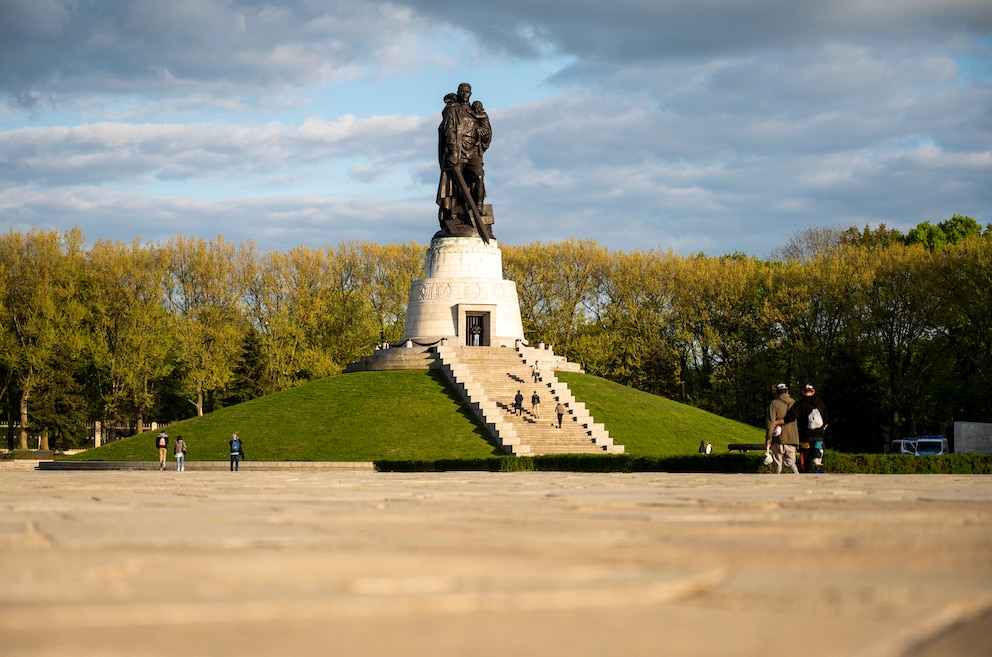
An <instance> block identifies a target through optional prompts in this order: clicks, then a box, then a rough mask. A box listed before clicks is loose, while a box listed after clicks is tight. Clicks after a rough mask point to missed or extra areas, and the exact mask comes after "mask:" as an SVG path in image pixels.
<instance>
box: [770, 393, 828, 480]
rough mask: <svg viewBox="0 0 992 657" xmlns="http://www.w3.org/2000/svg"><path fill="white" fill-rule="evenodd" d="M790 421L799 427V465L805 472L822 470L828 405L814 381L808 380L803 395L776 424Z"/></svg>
mask: <svg viewBox="0 0 992 657" xmlns="http://www.w3.org/2000/svg"><path fill="white" fill-rule="evenodd" d="M814 410H815V411H816V412H815V413H814ZM789 422H795V423H796V428H797V429H799V456H800V458H799V466H800V467H801V468H802V470H803V472H822V471H823V434H824V432H825V431H826V429H827V407H826V405H825V404H824V403H823V400H822V399H820V396H819V395H818V394H816V388H815V387H814V386H813V384H812V383H809V382H807V383H806V385H804V386H803V396H802V397H801V398H800V399H799V401H797V402H796V403H795V404H793V405H792V408H790V409H789V410H788V411H787V412H786V414H785V417H784V418H782V419H779V420H775V424H788V423H789Z"/></svg>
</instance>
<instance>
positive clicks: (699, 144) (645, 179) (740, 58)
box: [0, 0, 992, 257]
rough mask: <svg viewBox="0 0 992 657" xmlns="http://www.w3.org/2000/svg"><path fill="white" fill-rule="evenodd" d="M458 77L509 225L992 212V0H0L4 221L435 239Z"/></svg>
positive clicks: (850, 220) (118, 235) (738, 246)
mask: <svg viewBox="0 0 992 657" xmlns="http://www.w3.org/2000/svg"><path fill="white" fill-rule="evenodd" d="M461 82H469V83H470V84H471V85H472V88H473V92H474V93H473V97H472V99H473V100H479V101H481V102H482V103H483V104H484V105H485V107H486V109H487V111H488V112H489V116H490V120H491V122H492V126H493V143H492V146H491V147H490V149H489V151H488V152H487V153H486V156H485V167H486V186H487V191H488V193H489V196H488V198H487V202H488V203H491V204H492V205H493V209H494V216H495V222H496V223H495V225H494V227H493V228H494V233H495V236H496V238H497V240H498V242H499V243H501V244H513V245H519V244H527V243H532V242H559V241H563V240H568V239H570V238H574V239H577V240H595V241H596V242H597V243H599V244H600V245H603V246H606V247H609V248H610V249H613V250H624V251H630V250H651V249H657V250H661V251H667V250H669V249H671V250H673V251H674V252H676V253H680V254H684V255H689V254H693V253H704V254H707V255H711V256H717V255H723V254H727V253H746V254H749V255H754V256H757V257H764V256H766V255H768V254H769V253H770V252H771V251H772V250H773V249H774V248H775V247H777V246H780V245H782V244H784V243H785V242H787V241H788V240H789V239H790V238H792V237H794V236H796V235H798V234H799V233H800V232H801V231H803V230H804V229H808V228H812V227H832V228H847V227H850V226H857V227H860V228H863V227H864V226H871V227H873V228H874V227H877V226H879V225H880V224H885V225H886V226H888V227H889V228H898V229H900V230H902V231H904V232H905V231H907V230H909V229H910V228H912V227H913V226H915V225H917V224H919V223H920V222H923V221H930V222H931V223H937V222H939V221H943V220H946V219H948V218H950V217H951V216H952V215H953V214H962V215H968V216H971V217H973V218H974V219H976V220H978V221H979V223H981V224H982V225H986V224H988V223H990V222H992V2H989V0H828V1H826V2H825V1H823V0H816V1H813V0H748V1H747V2H742V1H741V0H610V1H609V2H606V1H603V0H499V1H498V2H488V3H486V2H464V1H462V2H454V1H452V0H395V1H392V2H381V1H379V0H278V2H277V1H275V0H169V1H168V2H163V1H162V0H0V230H4V231H7V230H11V229H12V230H15V231H28V230H31V229H34V228H39V229H45V230H50V229H55V230H59V231H63V230H68V229H71V228H73V227H76V226H78V227H79V228H80V229H81V230H82V232H83V235H84V236H85V238H86V239H87V241H89V242H91V243H92V242H95V241H96V240H99V239H107V240H121V241H125V242H130V241H132V240H134V239H135V238H138V239H140V240H141V241H146V242H153V243H164V242H167V241H168V240H169V239H171V238H172V237H174V236H176V235H180V234H181V235H184V236H186V237H190V236H199V237H203V238H205V239H212V238H214V237H216V236H218V235H220V236H222V237H223V238H224V239H225V240H228V241H233V242H240V241H247V240H252V241H254V242H255V244H257V245H258V247H259V248H260V249H262V250H288V249H291V248H294V247H296V246H301V245H302V246H307V247H323V246H325V245H332V246H334V245H337V244H340V243H342V242H346V241H352V240H354V241H360V242H361V241H370V242H378V243H403V242H416V243H420V244H425V245H426V244H427V243H429V241H430V239H431V237H432V235H433V234H434V232H435V231H436V230H437V228H438V223H437V207H436V205H435V202H434V200H435V194H436V191H437V181H438V173H439V171H438V164H437V125H438V123H439V121H440V112H441V109H442V108H443V106H444V103H443V98H444V96H445V94H447V93H450V92H453V91H455V90H456V88H457V86H458V84H459V83H461Z"/></svg>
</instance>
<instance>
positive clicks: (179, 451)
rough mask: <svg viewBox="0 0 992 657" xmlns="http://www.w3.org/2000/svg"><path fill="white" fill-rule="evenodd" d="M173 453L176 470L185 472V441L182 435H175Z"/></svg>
mask: <svg viewBox="0 0 992 657" xmlns="http://www.w3.org/2000/svg"><path fill="white" fill-rule="evenodd" d="M173 453H174V454H175V455H176V472H186V441H185V440H183V437H182V436H176V447H175V449H174V450H173Z"/></svg>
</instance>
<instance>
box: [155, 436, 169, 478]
mask: <svg viewBox="0 0 992 657" xmlns="http://www.w3.org/2000/svg"><path fill="white" fill-rule="evenodd" d="M155 446H156V447H158V469H159V470H165V459H166V453H167V452H166V449H167V448H168V447H169V434H167V433H165V432H164V431H159V432H158V435H157V436H155Z"/></svg>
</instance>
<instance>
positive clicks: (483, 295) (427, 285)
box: [396, 237, 524, 347]
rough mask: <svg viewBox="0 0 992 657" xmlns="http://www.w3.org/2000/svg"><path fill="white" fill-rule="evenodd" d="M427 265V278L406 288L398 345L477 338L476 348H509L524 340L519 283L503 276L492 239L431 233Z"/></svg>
mask: <svg viewBox="0 0 992 657" xmlns="http://www.w3.org/2000/svg"><path fill="white" fill-rule="evenodd" d="M425 269H426V271H425V278H424V279H423V280H419V281H414V282H413V285H412V286H411V287H410V302H409V304H408V305H407V311H406V326H405V327H404V331H403V339H402V342H401V343H400V344H399V345H396V346H399V347H403V346H420V347H424V346H430V345H433V344H434V343H437V342H439V341H440V340H441V339H447V340H449V341H450V343H453V344H456V345H471V344H473V343H474V342H475V341H476V340H475V338H476V337H477V341H478V344H479V346H506V347H513V346H515V345H516V341H517V340H523V339H524V330H523V324H522V323H521V321H520V302H519V300H518V298H517V284H516V283H514V282H513V281H507V280H504V279H503V254H502V252H501V251H500V250H499V246H498V245H497V244H496V240H490V241H489V244H486V243H484V242H483V241H482V240H481V239H480V238H478V237H435V238H434V239H432V240H431V245H430V248H428V250H427V256H426V268H425ZM475 327H478V329H477V330H476V329H475ZM408 342H409V343H411V344H409V345H408V344H407V343H408Z"/></svg>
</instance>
